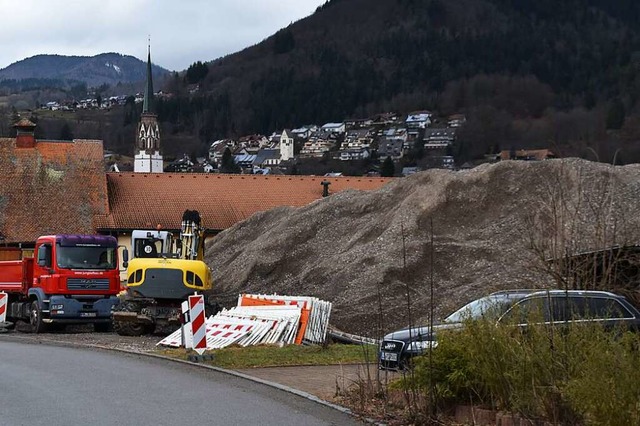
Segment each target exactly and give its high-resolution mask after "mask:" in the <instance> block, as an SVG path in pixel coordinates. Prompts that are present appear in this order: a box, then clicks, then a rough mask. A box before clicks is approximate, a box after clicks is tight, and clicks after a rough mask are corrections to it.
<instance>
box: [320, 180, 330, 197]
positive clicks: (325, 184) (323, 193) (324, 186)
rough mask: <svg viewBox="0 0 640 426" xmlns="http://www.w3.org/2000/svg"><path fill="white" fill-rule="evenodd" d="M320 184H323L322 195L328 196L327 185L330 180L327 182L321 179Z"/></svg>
mask: <svg viewBox="0 0 640 426" xmlns="http://www.w3.org/2000/svg"><path fill="white" fill-rule="evenodd" d="M320 185H322V186H323V188H322V196H323V197H328V196H329V185H331V182H327V181H326V180H323V181H322V182H320Z"/></svg>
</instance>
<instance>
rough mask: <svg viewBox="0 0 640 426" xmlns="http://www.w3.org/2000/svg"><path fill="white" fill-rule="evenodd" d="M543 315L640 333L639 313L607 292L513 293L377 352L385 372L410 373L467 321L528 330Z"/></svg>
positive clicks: (389, 338) (477, 303)
mask: <svg viewBox="0 0 640 426" xmlns="http://www.w3.org/2000/svg"><path fill="white" fill-rule="evenodd" d="M534 311H535V312H537V313H539V314H540V315H541V316H542V318H541V320H542V321H543V322H544V323H545V324H552V325H554V326H557V325H562V324H568V323H576V322H581V323H584V322H586V323H589V322H598V323H601V324H604V325H605V326H609V327H616V326H624V327H627V328H629V329H632V330H640V311H638V309H636V308H635V307H634V306H633V305H632V304H630V303H629V301H627V299H625V298H624V297H623V296H620V295H617V294H614V293H610V292H606V291H582V290H509V291H500V292H496V293H492V294H490V295H488V296H485V297H482V298H480V299H477V300H474V301H473V302H470V303H468V304H467V305H465V306H463V307H462V308H460V309H458V310H457V311H456V312H454V313H453V314H451V315H449V316H448V317H447V318H445V319H444V320H443V321H442V322H441V323H438V324H435V325H434V326H433V328H430V327H411V328H404V329H402V330H398V331H394V332H393V333H389V334H387V335H386V336H384V338H383V340H382V342H381V343H380V348H379V351H378V365H379V367H380V368H381V369H388V370H398V369H403V368H406V366H407V365H408V363H409V360H410V359H411V358H412V357H414V356H416V355H420V354H422V353H424V352H425V350H427V349H429V348H430V347H436V346H437V340H436V335H437V333H438V331H441V330H444V329H455V328H460V327H463V325H464V322H465V321H467V320H471V321H473V320H478V319H486V320H489V321H495V322H496V324H500V323H507V322H508V323H511V324H517V325H518V326H520V327H525V326H526V325H527V323H526V322H527V318H530V316H529V314H530V313H531V312H534Z"/></svg>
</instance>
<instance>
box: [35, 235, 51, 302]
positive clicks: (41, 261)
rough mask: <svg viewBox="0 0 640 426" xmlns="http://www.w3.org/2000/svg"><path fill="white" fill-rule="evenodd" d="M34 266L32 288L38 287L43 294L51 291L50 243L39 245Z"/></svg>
mask: <svg viewBox="0 0 640 426" xmlns="http://www.w3.org/2000/svg"><path fill="white" fill-rule="evenodd" d="M36 256H37V258H36V262H35V265H34V268H33V269H34V274H33V286H34V287H40V288H42V289H43V290H44V292H45V293H48V292H51V291H53V289H52V288H51V287H52V285H53V272H54V270H53V246H52V245H51V244H50V243H44V244H41V245H40V246H39V247H38V248H37V251H36Z"/></svg>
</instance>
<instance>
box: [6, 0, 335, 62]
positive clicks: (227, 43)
mask: <svg viewBox="0 0 640 426" xmlns="http://www.w3.org/2000/svg"><path fill="white" fill-rule="evenodd" d="M324 2H325V0H0V13H2V24H1V25H0V40H2V48H1V49H0V69H1V68H5V67H6V66H8V65H10V64H12V63H14V62H17V61H20V60H22V59H25V58H28V57H30V56H34V55H38V54H58V55H80V56H93V55H97V54H99V53H106V52H117V53H122V54H125V55H132V56H135V57H137V58H140V59H143V60H145V59H146V55H147V38H148V36H149V35H150V36H151V60H152V62H153V63H155V64H157V65H160V66H162V67H164V68H167V69H169V70H175V71H181V70H184V69H186V68H187V67H188V66H189V65H191V64H192V63H193V62H195V61H210V60H213V59H216V58H219V57H220V56H223V55H226V54H228V53H233V52H237V51H239V50H242V49H243V48H245V47H248V46H251V45H253V44H255V43H258V42H260V41H262V40H263V39H265V38H266V37H268V36H270V35H271V34H273V33H275V32H276V31H277V30H279V29H280V28H283V27H286V26H287V25H289V24H290V23H291V22H295V21H297V20H299V19H302V18H304V17H306V16H309V15H310V14H312V13H313V12H314V11H315V9H316V8H317V7H318V6H320V5H321V4H323V3H324Z"/></svg>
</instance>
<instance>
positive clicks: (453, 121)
mask: <svg viewBox="0 0 640 426" xmlns="http://www.w3.org/2000/svg"><path fill="white" fill-rule="evenodd" d="M466 122H467V118H466V117H465V115H464V114H452V115H450V116H449V117H448V118H447V125H448V126H449V127H462V126H464V124H465V123H466Z"/></svg>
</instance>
